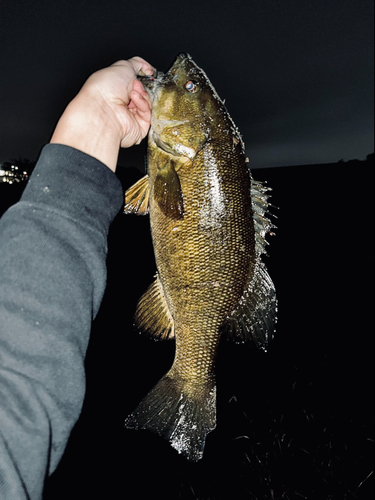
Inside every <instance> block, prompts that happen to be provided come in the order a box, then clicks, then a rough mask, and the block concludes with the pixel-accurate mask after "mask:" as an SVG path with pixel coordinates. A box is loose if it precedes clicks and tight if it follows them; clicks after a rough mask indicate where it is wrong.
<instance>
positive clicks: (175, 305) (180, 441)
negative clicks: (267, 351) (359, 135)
mask: <svg viewBox="0 0 375 500" xmlns="http://www.w3.org/2000/svg"><path fill="white" fill-rule="evenodd" d="M144 84H145V85H148V87H149V92H150V95H151V96H152V98H153V114H152V122H151V129H150V132H149V144H148V175H147V176H146V177H145V178H143V179H141V180H140V181H139V182H138V183H137V184H136V185H135V186H134V187H132V188H130V189H129V190H128V191H127V193H126V195H125V212H126V213H138V214H145V213H149V214H150V225H151V233H152V240H153V246H154V253H155V260H156V265H157V270H158V273H157V277H156V281H155V283H154V284H153V285H151V287H150V288H149V290H148V291H147V292H146V293H145V294H144V296H143V297H142V298H141V300H140V302H139V304H138V306H137V311H136V316H135V321H136V325H137V326H138V328H139V329H140V330H143V331H146V332H148V333H149V334H150V335H152V336H154V337H156V338H168V337H169V338H175V341H176V351H175V359H174V362H173V365H172V367H171V369H170V370H169V372H168V373H167V374H166V375H165V376H164V377H163V379H162V380H161V381H160V382H159V383H158V384H157V385H156V386H155V387H154V388H153V389H152V390H151V391H150V393H149V394H148V395H147V396H146V397H145V398H144V399H143V400H142V401H141V403H140V404H139V406H138V408H137V409H136V410H135V411H134V412H133V413H132V414H131V415H130V416H129V417H128V418H127V420H126V426H127V427H128V428H135V429H140V428H145V429H150V430H152V431H154V432H156V433H158V434H160V435H162V436H164V437H165V438H166V439H168V440H169V441H170V443H171V445H172V446H173V447H174V448H175V449H177V451H178V452H180V453H182V454H184V455H185V456H186V457H187V458H188V459H189V460H192V461H196V460H199V459H200V458H201V457H202V455H203V449H204V444H205V439H206V436H207V434H208V432H210V431H211V430H213V429H214V428H215V426H216V385H215V373H214V364H215V357H216V352H217V348H218V345H219V341H220V338H221V336H222V335H224V334H225V335H227V336H228V337H232V338H233V339H234V340H236V341H243V340H247V339H251V338H252V339H253V340H254V341H255V343H256V344H257V345H259V346H260V347H263V348H265V347H266V344H267V341H268V338H269V337H270V336H272V331H270V330H273V326H274V322H275V313H276V297H275V291H274V287H273V284H272V281H271V280H270V278H269V276H268V274H267V272H266V270H265V267H264V265H263V264H262V262H261V259H260V254H261V252H262V250H263V248H264V245H265V240H264V235H265V233H266V232H267V231H268V230H269V228H270V227H272V225H271V224H270V223H269V220H268V219H267V218H266V217H265V213H266V211H267V206H268V203H267V196H266V191H267V190H266V189H265V188H263V187H262V186H261V185H260V183H257V185H258V188H257V185H255V187H254V186H252V178H251V174H250V171H249V169H248V166H247V163H246V158H245V154H244V147H243V143H242V139H241V136H240V135H239V132H238V130H237V129H236V127H235V125H234V123H233V121H232V120H231V118H230V116H229V114H228V112H227V111H226V109H225V107H224V104H223V103H222V101H221V100H220V98H219V97H218V95H217V94H216V91H215V89H214V88H213V87H212V85H211V83H210V82H209V80H208V78H207V76H206V74H205V73H204V72H203V71H202V70H201V69H200V68H198V67H197V66H196V64H195V63H194V61H193V60H192V59H191V57H190V56H189V55H185V54H181V55H180V56H178V58H177V59H176V61H175V63H174V65H173V66H172V68H171V69H170V70H169V72H168V73H167V74H166V75H162V74H160V73H159V74H158V77H157V78H156V79H150V80H149V81H144ZM256 189H259V190H260V192H259V193H258V192H257V191H256ZM254 190H255V192H254ZM252 193H253V195H255V198H256V199H257V200H258V202H257V203H254V202H253V201H252V196H251V194H252ZM258 194H259V196H258ZM259 200H260V201H259ZM254 215H256V220H257V224H255V223H254ZM262 221H264V223H263V222H262ZM255 227H257V228H258V233H256V231H255Z"/></svg>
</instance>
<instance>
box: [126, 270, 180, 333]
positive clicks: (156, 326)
mask: <svg viewBox="0 0 375 500" xmlns="http://www.w3.org/2000/svg"><path fill="white" fill-rule="evenodd" d="M134 322H135V326H136V328H138V330H139V331H141V332H142V333H146V334H148V335H150V336H151V337H153V338H154V339H156V340H166V339H173V338H174V323H173V318H172V315H171V313H170V312H169V308H168V305H167V302H166V300H165V296H164V292H163V288H162V285H161V283H160V280H159V277H158V275H156V279H155V281H154V282H153V283H152V285H150V287H149V288H148V289H147V291H146V292H145V293H144V294H143V295H142V297H141V298H140V300H139V302H138V304H137V309H136V311H135V316H134Z"/></svg>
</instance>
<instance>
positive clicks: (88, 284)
mask: <svg viewBox="0 0 375 500" xmlns="http://www.w3.org/2000/svg"><path fill="white" fill-rule="evenodd" d="M121 204H122V190H121V186H120V183H119V181H118V180H117V178H116V177H115V176H114V174H113V173H112V172H111V171H110V170H109V169H108V168H106V167H105V166H104V165H103V164H101V163H100V162H98V161H96V160H95V159H93V158H91V157H88V156H86V155H85V154H83V153H81V152H79V151H76V150H73V149H70V148H67V147H65V146H58V145H50V146H47V148H46V149H45V150H44V151H43V153H42V156H41V159H40V160H39V162H38V165H37V166H36V168H35V171H34V173H33V175H32V177H31V179H30V181H29V185H28V186H27V188H26V189H25V192H24V195H23V197H22V199H21V202H20V203H18V204H17V205H15V206H14V207H12V208H11V209H10V210H9V211H8V212H7V213H6V214H5V215H4V216H3V219H2V221H1V228H0V230H1V233H0V238H1V240H0V241H1V256H2V259H1V269H0V303H1V310H0V315H1V326H0V328H1V332H0V422H1V428H0V431H1V432H0V493H1V494H0V496H1V498H4V499H6V500H7V499H8V498H9V499H10V498H12V499H13V498H17V499H19V500H22V499H23V498H31V499H39V498H41V496H42V490H43V484H44V479H45V475H46V471H48V472H49V473H50V472H52V471H53V470H54V469H55V468H56V465H57V463H58V462H59V460H60V458H61V455H62V453H63V450H64V449H65V446H66V443H67V440H68V437H69V433H70V431H71V429H72V427H73V425H74V424H75V422H76V420H77V418H78V416H79V413H80V410H81V407H82V402H83V397H84V391H85V383H84V357H85V353H86V348H87V344H88V340H89V334H90V329H91V321H92V318H93V317H94V316H95V315H96V313H97V311H98V308H99V305H100V302H101V299H102V295H103V292H104V288H105V281H106V266H105V260H106V251H107V243H106V242H107V232H108V228H109V224H110V222H111V221H112V219H113V217H114V216H115V214H116V213H117V212H118V210H119V209H120V208H121ZM2 488H3V490H4V491H1V489H2ZM11 488H13V489H11Z"/></svg>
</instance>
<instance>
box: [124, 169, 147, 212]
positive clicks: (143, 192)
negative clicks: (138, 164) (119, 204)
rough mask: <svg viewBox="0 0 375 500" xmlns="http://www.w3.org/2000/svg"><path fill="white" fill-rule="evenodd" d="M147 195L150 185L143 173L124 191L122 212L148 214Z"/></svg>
mask: <svg viewBox="0 0 375 500" xmlns="http://www.w3.org/2000/svg"><path fill="white" fill-rule="evenodd" d="M149 196H150V187H149V183H148V175H145V176H144V177H142V178H141V179H139V181H137V182H136V183H135V184H133V186H131V187H130V188H129V189H128V190H127V191H126V193H125V205H124V213H126V214H137V215H146V214H148V201H149Z"/></svg>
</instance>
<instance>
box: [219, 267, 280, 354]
mask: <svg viewBox="0 0 375 500" xmlns="http://www.w3.org/2000/svg"><path fill="white" fill-rule="evenodd" d="M276 321H277V299H276V291H275V286H274V284H273V282H272V280H271V278H270V276H269V274H268V272H267V269H266V267H265V265H264V264H263V263H262V262H261V261H260V260H258V262H257V265H256V266H255V272H254V276H253V278H252V279H251V281H250V282H249V284H248V286H247V287H246V289H245V291H244V293H243V295H242V297H241V299H240V301H239V303H238V305H237V307H236V309H235V310H234V311H233V312H232V314H231V315H230V316H229V317H228V318H227V319H226V320H225V321H224V323H223V325H222V327H221V331H222V334H223V335H224V336H226V337H227V338H228V339H230V340H234V341H235V342H248V341H251V342H253V343H254V344H255V345H256V346H257V347H260V348H261V349H263V350H265V351H266V350H267V347H268V343H269V341H270V340H271V339H272V338H273V334H274V330H275V324H276Z"/></svg>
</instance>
